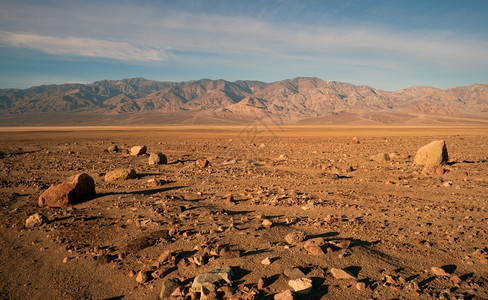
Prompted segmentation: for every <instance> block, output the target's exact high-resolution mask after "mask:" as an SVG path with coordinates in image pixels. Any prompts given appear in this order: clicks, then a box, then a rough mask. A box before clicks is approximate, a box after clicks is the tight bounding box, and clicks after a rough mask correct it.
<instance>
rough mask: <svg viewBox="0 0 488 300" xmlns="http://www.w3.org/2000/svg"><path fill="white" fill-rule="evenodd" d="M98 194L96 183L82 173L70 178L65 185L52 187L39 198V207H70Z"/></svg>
mask: <svg viewBox="0 0 488 300" xmlns="http://www.w3.org/2000/svg"><path fill="white" fill-rule="evenodd" d="M95 194H96V192H95V181H94V180H93V178H91V176H90V175H88V174H85V173H82V174H77V175H73V176H71V177H69V178H68V179H66V180H65V181H64V182H63V183H61V184H57V185H51V186H50V187H49V188H48V189H47V190H45V191H44V193H42V194H41V196H39V206H44V205H46V206H49V207H68V206H71V205H74V204H76V203H80V202H82V201H84V200H86V199H87V198H89V197H92V196H94V195H95Z"/></svg>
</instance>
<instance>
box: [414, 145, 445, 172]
mask: <svg viewBox="0 0 488 300" xmlns="http://www.w3.org/2000/svg"><path fill="white" fill-rule="evenodd" d="M448 159H449V155H448V154H447V147H446V142H445V141H443V140H438V141H433V142H431V143H429V144H427V145H425V146H423V147H422V148H420V149H419V150H418V151H417V154H415V157H414V159H413V162H414V164H416V165H421V166H426V167H437V166H440V165H442V164H444V163H446V162H447V160H448Z"/></svg>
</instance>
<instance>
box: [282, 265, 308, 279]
mask: <svg viewBox="0 0 488 300" xmlns="http://www.w3.org/2000/svg"><path fill="white" fill-rule="evenodd" d="M283 274H285V276H286V277H288V278H289V279H297V278H303V277H305V274H304V273H303V272H302V270H300V268H297V267H295V268H288V269H285V271H283Z"/></svg>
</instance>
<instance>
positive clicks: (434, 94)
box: [0, 77, 488, 123]
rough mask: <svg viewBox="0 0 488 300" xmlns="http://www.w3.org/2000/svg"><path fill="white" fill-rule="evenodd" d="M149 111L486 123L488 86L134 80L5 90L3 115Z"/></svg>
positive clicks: (231, 117)
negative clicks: (382, 86) (436, 118)
mask: <svg viewBox="0 0 488 300" xmlns="http://www.w3.org/2000/svg"><path fill="white" fill-rule="evenodd" d="M148 112H150V113H154V114H161V115H174V114H181V115H185V116H186V119H187V118H188V116H193V117H194V116H195V115H200V116H201V115H205V116H208V117H212V118H218V119H228V120H249V119H252V118H256V117H279V118H280V120H285V122H291V123H293V122H295V123H296V122H301V121H303V120H311V119H314V120H320V119H321V118H325V117H330V116H337V115H341V116H346V115H363V116H364V115H368V116H372V115H375V114H382V115H385V116H388V115H402V116H413V115H429V116H447V117H452V116H460V115H462V116H465V115H469V116H473V115H475V116H476V118H477V119H480V120H483V119H488V118H487V117H488V84H474V85H470V86H463V87H452V88H449V89H445V90H442V89H437V88H433V87H410V88H407V89H403V90H398V91H394V92H388V91H382V90H378V89H374V88H372V87H369V86H356V85H353V84H350V83H344V82H336V81H324V80H321V79H319V78H310V77H307V78H294V79H289V80H283V81H278V82H272V83H265V82H260V81H234V82H230V81H226V80H210V79H201V80H196V81H186V82H160V81H153V80H147V79H144V78H131V79H124V80H117V81H113V80H103V81H97V82H94V83H90V84H62V85H44V86H37V87H32V88H29V89H24V90H20V89H2V90H0V115H2V116H4V117H9V118H13V117H14V116H18V117H21V116H22V115H32V114H35V115H39V114H50V115H53V114H55V115H62V114H63V113H70V114H73V113H74V114H76V113H83V114H87V113H90V114H94V115H97V114H104V115H107V114H108V115H117V119H124V118H125V117H126V116H127V115H131V116H133V115H134V114H138V113H139V114H141V113H148ZM406 118H407V119H410V118H409V117H406ZM7 119H8V118H7ZM184 119H185V118H184ZM379 119H380V122H381V117H379ZM317 122H320V121H317ZM176 123H178V122H177V121H176Z"/></svg>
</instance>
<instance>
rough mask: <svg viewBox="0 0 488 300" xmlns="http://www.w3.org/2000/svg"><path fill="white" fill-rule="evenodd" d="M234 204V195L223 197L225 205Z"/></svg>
mask: <svg viewBox="0 0 488 300" xmlns="http://www.w3.org/2000/svg"><path fill="white" fill-rule="evenodd" d="M234 204H235V202H234V197H233V196H232V195H230V196H228V197H226V198H225V205H226V206H229V205H234Z"/></svg>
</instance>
